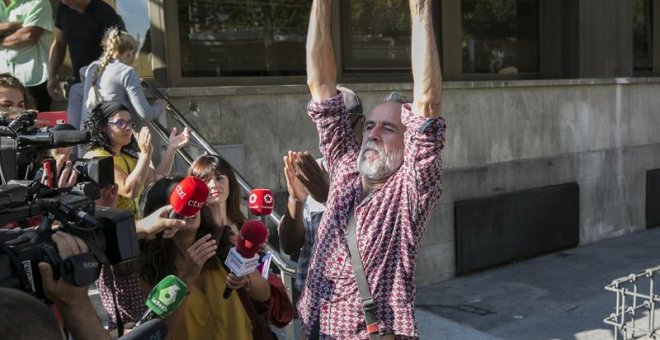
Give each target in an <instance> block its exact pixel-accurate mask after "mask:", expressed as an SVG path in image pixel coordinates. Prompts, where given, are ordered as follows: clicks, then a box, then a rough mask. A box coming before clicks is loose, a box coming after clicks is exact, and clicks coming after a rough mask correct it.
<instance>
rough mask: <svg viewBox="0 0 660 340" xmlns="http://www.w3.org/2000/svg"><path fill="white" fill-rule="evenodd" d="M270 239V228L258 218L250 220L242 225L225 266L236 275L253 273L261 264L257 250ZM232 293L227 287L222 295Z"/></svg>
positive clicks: (227, 296) (226, 296) (227, 295)
mask: <svg viewBox="0 0 660 340" xmlns="http://www.w3.org/2000/svg"><path fill="white" fill-rule="evenodd" d="M267 240H268V228H266V226H265V225H264V224H263V223H261V222H260V221H258V220H249V221H247V222H245V223H244V224H243V226H242V227H241V232H240V234H239V237H238V240H237V241H236V247H234V248H231V249H230V250H229V254H227V259H226V260H225V266H227V268H229V270H231V272H232V273H233V274H234V275H236V276H243V275H247V274H249V273H252V272H253V271H255V269H257V266H259V255H258V254H257V252H258V251H259V249H261V248H262V247H263V246H264V244H265V243H266V241H267ZM230 294H231V288H229V287H227V288H225V291H224V293H223V294H222V296H223V297H224V298H225V299H226V298H229V295H230Z"/></svg>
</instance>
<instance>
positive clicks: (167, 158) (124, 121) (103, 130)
mask: <svg viewBox="0 0 660 340" xmlns="http://www.w3.org/2000/svg"><path fill="white" fill-rule="evenodd" d="M85 128H86V129H87V130H89V132H90V134H91V136H92V138H91V140H90V142H89V151H88V152H87V153H86V154H85V156H84V157H85V158H91V157H96V156H112V157H113V160H114V164H115V183H117V185H118V187H119V191H118V192H119V204H118V205H117V207H118V208H120V209H124V210H127V211H129V212H131V213H133V214H134V215H136V217H137V215H138V214H137V213H138V211H137V205H136V199H137V198H138V197H140V193H141V192H142V189H143V188H144V186H145V184H149V183H151V182H153V180H154V179H156V178H157V177H162V176H166V175H167V174H169V172H170V171H171V170H172V164H173V163H174V155H175V153H176V151H177V150H178V149H180V148H182V147H184V146H186V145H187V144H188V142H189V141H190V133H189V132H188V129H184V130H183V132H182V133H180V134H178V135H177V134H176V128H173V129H172V132H171V133H170V140H169V144H168V145H167V149H166V150H165V153H164V154H163V156H162V157H161V162H160V165H159V166H158V168H156V169H153V168H151V167H150V163H151V154H152V152H153V146H152V145H151V133H150V132H149V129H148V128H147V127H143V128H142V129H141V130H140V133H139V134H137V136H135V135H134V133H135V131H134V129H135V121H134V120H133V118H132V117H131V114H130V113H129V112H128V108H126V106H124V105H122V104H120V103H117V102H103V103H101V104H99V105H97V106H96V107H94V109H93V110H92V113H91V114H90V116H89V120H87V122H85ZM136 137H137V138H136Z"/></svg>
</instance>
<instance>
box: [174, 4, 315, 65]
mask: <svg viewBox="0 0 660 340" xmlns="http://www.w3.org/2000/svg"><path fill="white" fill-rule="evenodd" d="M310 4H311V1H300V0H270V1H266V0H199V1H184V0H179V1H178V9H179V23H178V24H179V41H180V49H181V75H182V76H183V77H232V76H234V77H236V76H290V75H304V74H305V39H306V35H307V23H308V21H309V10H310ZM175 24H176V23H175Z"/></svg>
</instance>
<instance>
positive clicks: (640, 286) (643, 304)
mask: <svg viewBox="0 0 660 340" xmlns="http://www.w3.org/2000/svg"><path fill="white" fill-rule="evenodd" d="M658 277H660V266H657V267H653V268H649V269H646V270H644V271H643V272H641V273H638V274H630V275H628V276H625V277H622V278H618V279H616V280H614V281H612V283H610V284H609V285H607V286H605V290H607V291H610V292H613V293H616V307H615V310H614V313H612V314H610V315H609V316H608V317H606V318H605V319H604V320H603V322H605V323H606V324H608V325H611V326H613V327H614V339H615V340H616V339H640V338H644V339H660V325H659V324H656V323H657V322H658V321H657V319H656V317H655V312H656V308H658V307H660V295H659V294H658V293H657V292H656V289H657V288H656V285H655V279H656V278H658Z"/></svg>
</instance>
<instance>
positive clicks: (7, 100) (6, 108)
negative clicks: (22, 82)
mask: <svg viewBox="0 0 660 340" xmlns="http://www.w3.org/2000/svg"><path fill="white" fill-rule="evenodd" d="M23 110H25V98H24V97H23V93H22V92H21V91H20V90H19V89H15V88H11V87H0V111H3V112H8V113H9V115H8V117H9V118H15V116H16V115H17V114H18V113H21V112H23Z"/></svg>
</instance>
